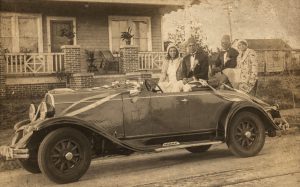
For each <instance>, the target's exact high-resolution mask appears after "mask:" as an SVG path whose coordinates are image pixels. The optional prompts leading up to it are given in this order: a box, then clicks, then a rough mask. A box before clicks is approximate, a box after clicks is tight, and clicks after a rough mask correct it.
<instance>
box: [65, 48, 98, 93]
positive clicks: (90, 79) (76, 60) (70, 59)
mask: <svg viewBox="0 0 300 187" xmlns="http://www.w3.org/2000/svg"><path fill="white" fill-rule="evenodd" d="M61 48H62V50H63V53H64V54H65V64H64V65H65V72H66V73H71V76H70V78H69V82H68V83H69V84H68V86H69V87H70V88H71V89H81V88H91V87H93V86H94V74H93V73H86V72H84V71H83V70H82V69H81V62H80V46H79V45H64V46H62V47H61Z"/></svg>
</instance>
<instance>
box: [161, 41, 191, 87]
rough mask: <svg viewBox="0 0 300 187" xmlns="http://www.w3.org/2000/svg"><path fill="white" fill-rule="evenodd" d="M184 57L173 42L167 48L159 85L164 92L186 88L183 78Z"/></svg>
mask: <svg viewBox="0 0 300 187" xmlns="http://www.w3.org/2000/svg"><path fill="white" fill-rule="evenodd" d="M183 78H185V77H184V74H183V72H182V59H181V58H180V57H179V50H178V48H177V47H176V46H175V45H173V44H171V45H169V46H168V48H167V56H166V58H165V60H164V62H163V65H162V72H161V76H160V79H159V82H158V85H159V86H160V88H161V89H162V91H163V92H180V91H183V89H184V84H183V82H182V79H183Z"/></svg>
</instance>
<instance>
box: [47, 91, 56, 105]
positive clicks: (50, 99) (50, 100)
mask: <svg viewBox="0 0 300 187" xmlns="http://www.w3.org/2000/svg"><path fill="white" fill-rule="evenodd" d="M45 102H46V104H48V105H51V106H52V107H53V108H55V103H54V97H53V95H52V94H50V93H46V95H45Z"/></svg>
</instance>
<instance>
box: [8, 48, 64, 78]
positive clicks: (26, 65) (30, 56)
mask: <svg viewBox="0 0 300 187" xmlns="http://www.w3.org/2000/svg"><path fill="white" fill-rule="evenodd" d="M5 60H6V65H7V66H6V67H7V74H42V73H54V72H58V71H62V70H63V69H64V53H6V54H5Z"/></svg>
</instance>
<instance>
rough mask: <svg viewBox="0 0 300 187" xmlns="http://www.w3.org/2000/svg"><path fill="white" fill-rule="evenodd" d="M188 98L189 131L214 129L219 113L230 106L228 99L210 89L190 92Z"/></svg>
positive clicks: (219, 116)
mask: <svg viewBox="0 0 300 187" xmlns="http://www.w3.org/2000/svg"><path fill="white" fill-rule="evenodd" d="M188 100H189V109H188V110H189V121H190V130H191V131H207V130H208V131H209V130H215V129H216V127H217V124H218V121H219V119H220V118H221V115H222V114H223V113H224V111H225V110H226V108H227V107H229V106H230V102H229V101H226V100H224V99H222V98H221V97H218V96H217V95H215V94H214V93H213V92H212V91H196V92H190V93H189V97H188Z"/></svg>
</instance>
